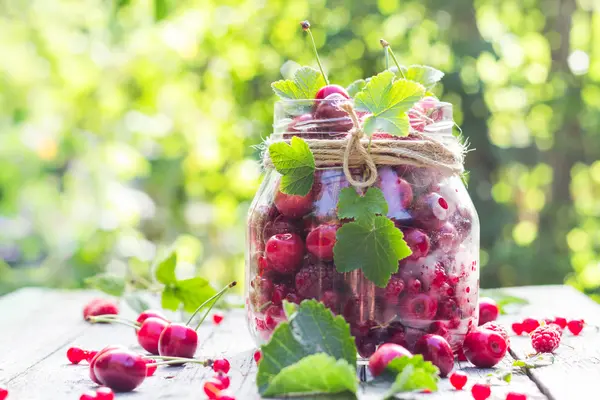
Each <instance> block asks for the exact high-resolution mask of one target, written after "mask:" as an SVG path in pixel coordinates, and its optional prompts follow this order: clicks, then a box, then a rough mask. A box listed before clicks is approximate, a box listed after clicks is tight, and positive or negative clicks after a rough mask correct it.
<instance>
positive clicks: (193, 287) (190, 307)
mask: <svg viewBox="0 0 600 400" xmlns="http://www.w3.org/2000/svg"><path fill="white" fill-rule="evenodd" d="M216 293H217V291H216V290H215V289H214V288H213V287H212V286H210V284H209V282H208V281H207V280H206V279H204V278H201V277H195V278H190V279H184V280H181V281H177V282H176V283H175V296H176V297H177V298H178V299H179V301H180V302H181V303H183V309H184V310H185V311H187V312H193V311H195V310H196V308H198V306H200V305H201V304H202V303H204V302H205V301H206V300H208V299H209V298H211V297H212V296H213V295H215V294H216Z"/></svg>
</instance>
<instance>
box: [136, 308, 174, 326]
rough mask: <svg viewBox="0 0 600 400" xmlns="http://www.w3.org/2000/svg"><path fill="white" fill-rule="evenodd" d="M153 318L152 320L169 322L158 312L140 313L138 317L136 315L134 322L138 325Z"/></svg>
mask: <svg viewBox="0 0 600 400" xmlns="http://www.w3.org/2000/svg"><path fill="white" fill-rule="evenodd" d="M150 317H153V318H160V319H162V320H165V321H167V322H169V320H168V319H167V317H165V316H164V315H163V314H162V313H161V312H160V311H156V310H146V311H144V312H142V313H140V315H138V317H137V319H136V322H137V323H138V324H143V323H144V321H145V320H147V319H148V318H150Z"/></svg>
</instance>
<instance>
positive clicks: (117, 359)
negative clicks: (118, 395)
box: [93, 349, 146, 392]
mask: <svg viewBox="0 0 600 400" xmlns="http://www.w3.org/2000/svg"><path fill="white" fill-rule="evenodd" d="M93 368H94V374H95V376H96V377H97V379H98V381H99V382H100V383H101V384H102V385H105V386H108V387H109V388H111V389H113V390H115V391H117V392H130V391H132V390H133V389H135V388H136V387H138V386H139V385H140V384H141V383H142V382H143V381H144V379H146V362H145V361H144V359H143V358H142V357H141V356H140V355H139V354H136V353H134V352H132V351H129V350H123V349H113V350H108V351H105V352H103V353H102V354H100V355H99V356H98V358H97V359H96V362H95V363H94V367H93Z"/></svg>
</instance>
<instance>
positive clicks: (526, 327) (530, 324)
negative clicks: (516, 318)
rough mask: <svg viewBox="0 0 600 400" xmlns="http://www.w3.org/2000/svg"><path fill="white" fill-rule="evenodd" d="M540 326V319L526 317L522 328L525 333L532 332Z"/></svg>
mask: <svg viewBox="0 0 600 400" xmlns="http://www.w3.org/2000/svg"><path fill="white" fill-rule="evenodd" d="M539 326H540V321H538V320H537V319H534V318H525V319H524V320H523V322H521V328H522V329H523V332H525V333H531V332H533V331H535V330H536V329H537V328H538V327H539Z"/></svg>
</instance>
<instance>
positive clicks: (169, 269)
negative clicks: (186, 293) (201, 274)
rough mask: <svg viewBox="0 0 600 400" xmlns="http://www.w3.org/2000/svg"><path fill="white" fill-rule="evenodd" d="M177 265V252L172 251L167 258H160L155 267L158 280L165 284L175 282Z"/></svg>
mask: <svg viewBox="0 0 600 400" xmlns="http://www.w3.org/2000/svg"><path fill="white" fill-rule="evenodd" d="M176 266H177V253H176V252H175V251H171V252H170V253H169V254H168V255H167V256H166V257H165V258H163V259H162V260H160V261H159V262H158V263H157V265H156V266H155V268H154V276H155V277H156V280H157V281H159V282H160V283H163V284H165V285H169V284H171V283H175V282H176V281H177V277H176V276H175V267H176Z"/></svg>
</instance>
